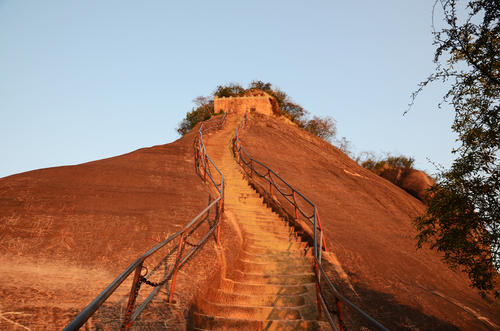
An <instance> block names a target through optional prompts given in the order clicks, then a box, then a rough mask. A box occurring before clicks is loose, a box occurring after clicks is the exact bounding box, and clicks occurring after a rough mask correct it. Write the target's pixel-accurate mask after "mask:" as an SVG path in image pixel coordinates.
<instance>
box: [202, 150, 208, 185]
mask: <svg viewBox="0 0 500 331" xmlns="http://www.w3.org/2000/svg"><path fill="white" fill-rule="evenodd" d="M207 168H208V160H207V154H204V155H203V169H204V172H203V180H204V181H207Z"/></svg>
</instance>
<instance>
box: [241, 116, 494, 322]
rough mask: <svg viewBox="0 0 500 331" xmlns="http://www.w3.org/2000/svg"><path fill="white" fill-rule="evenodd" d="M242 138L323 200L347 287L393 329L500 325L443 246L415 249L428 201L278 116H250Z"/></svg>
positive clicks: (301, 188) (306, 192)
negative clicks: (447, 261)
mask: <svg viewBox="0 0 500 331" xmlns="http://www.w3.org/2000/svg"><path fill="white" fill-rule="evenodd" d="M241 141H242V144H243V146H244V147H245V148H246V149H247V151H248V152H249V154H250V155H252V156H253V157H254V158H256V159H257V160H260V161H262V162H264V163H265V164H267V165H268V166H270V167H271V168H273V169H274V170H275V171H276V172H277V173H278V174H279V175H280V176H282V177H283V178H285V179H286V180H287V181H288V182H289V183H290V184H292V185H293V186H294V187H296V188H297V189H298V190H299V191H301V192H302V193H303V194H304V195H306V196H307V197H308V198H309V199H310V200H312V201H313V202H314V203H316V204H317V206H318V207H319V213H320V216H321V221H322V223H323V227H324V228H325V231H326V236H327V241H328V245H329V250H330V251H331V252H333V253H334V254H335V256H336V258H337V259H338V261H339V262H340V265H341V267H342V268H343V270H344V271H345V273H346V274H347V278H348V279H347V280H345V283H350V284H347V285H346V286H344V290H345V293H346V295H348V296H349V297H350V298H351V299H352V300H354V301H355V302H356V303H357V304H359V306H360V307H361V308H362V309H364V310H365V311H367V312H368V313H369V314H371V315H372V316H373V317H375V318H376V319H378V320H380V321H381V322H382V323H383V324H385V325H386V326H387V327H389V328H390V329H411V330H413V329H415V330H416V329H457V328H459V329H464V330H481V329H484V330H486V329H496V328H498V327H500V307H499V304H498V302H496V303H495V302H491V301H489V300H488V299H483V298H481V297H480V296H479V295H478V294H477V293H476V291H475V290H473V289H471V288H470V287H469V282H468V279H467V277H466V275H464V274H463V273H461V272H458V271H457V272H454V271H452V270H450V269H449V268H448V267H447V266H446V265H444V264H443V263H442V262H441V259H440V255H439V253H437V252H434V251H431V250H429V249H428V248H424V249H421V250H417V249H416V241H415V239H414V237H415V235H416V232H415V230H414V228H413V226H412V219H413V218H414V217H415V216H417V215H419V214H420V213H422V212H423V211H424V208H425V206H424V205H423V204H422V203H421V202H420V201H419V200H417V199H416V198H414V197H413V196H411V195H410V194H408V193H407V192H405V191H404V190H402V189H400V188H398V187H397V186H395V185H393V184H391V183H390V182H389V181H387V180H385V179H383V178H381V177H379V176H377V175H375V174H373V173H371V172H370V171H368V170H366V169H364V168H362V167H360V166H359V165H358V164H357V163H355V162H354V161H353V160H351V159H350V158H348V157H347V156H346V155H345V154H343V153H342V152H341V151H340V150H338V149H337V148H335V147H333V146H332V145H330V144H328V143H326V142H324V141H322V140H321V139H319V138H317V137H315V136H313V135H311V134H309V133H307V132H304V131H302V130H300V129H298V128H297V127H295V126H293V125H290V124H287V123H285V122H283V121H281V120H278V119H276V118H267V117H266V118H264V117H262V116H253V117H251V119H250V120H249V124H248V128H247V129H244V130H242V133H241ZM338 278H339V279H338V282H340V278H341V277H338ZM351 285H352V287H353V289H354V291H352V290H349V287H350V286H351ZM348 315H349V314H348ZM351 316H353V315H351Z"/></svg>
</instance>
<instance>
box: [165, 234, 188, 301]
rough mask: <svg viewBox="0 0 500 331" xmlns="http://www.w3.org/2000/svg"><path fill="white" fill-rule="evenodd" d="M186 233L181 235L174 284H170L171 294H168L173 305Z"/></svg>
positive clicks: (173, 275)
mask: <svg viewBox="0 0 500 331" xmlns="http://www.w3.org/2000/svg"><path fill="white" fill-rule="evenodd" d="M184 235H185V234H184V233H183V234H182V235H181V238H180V239H179V246H178V247H177V249H178V251H177V256H176V257H175V265H174V272H173V274H172V283H171V284H170V293H169V294H168V302H170V303H173V301H172V300H173V298H174V290H175V281H176V278H177V271H179V261H180V259H181V256H182V250H183V248H184Z"/></svg>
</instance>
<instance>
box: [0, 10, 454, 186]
mask: <svg viewBox="0 0 500 331" xmlns="http://www.w3.org/2000/svg"><path fill="white" fill-rule="evenodd" d="M433 3H434V1H433V0H425V1H416V0H393V1H308V2H306V1H290V0H288V1H260V0H259V1H246V2H242V1H68V0H64V1H62V0H61V1H14V0H12V1H5V0H0V155H1V162H0V177H3V176H7V175H10V174H14V173H19V172H23V171H27V170H32V169H37V168H44V167H50V166H56V165H67V164H77V163H81V162H86V161H91V160H96V159H100V158H105V157H110V156H114V155H118V154H122V153H126V152H129V151H132V150H135V149H137V148H141V147H147V146H151V145H157V144H165V143H168V142H172V141H174V140H175V139H177V138H178V135H177V133H176V131H175V127H176V126H177V124H178V123H179V122H180V121H181V120H182V118H183V117H184V115H185V113H186V111H189V110H191V108H192V107H193V104H192V99H193V98H195V97H196V96H199V95H208V94H209V93H210V92H212V91H213V90H214V88H215V87H216V86H217V85H218V84H225V83H229V82H239V83H241V84H243V85H247V84H248V83H249V82H250V81H252V80H257V79H259V80H263V81H269V82H271V83H273V84H274V85H275V86H277V87H279V88H281V89H282V90H284V91H286V92H287V93H288V94H289V95H290V96H292V97H293V99H294V101H295V102H297V103H299V104H301V105H302V106H303V107H304V108H306V109H307V110H309V111H310V112H311V114H313V115H319V116H327V115H328V116H332V117H333V118H335V119H336V120H337V126H338V131H339V136H345V137H346V138H347V139H349V140H350V141H351V142H352V143H353V145H354V148H353V150H354V152H356V153H358V152H360V151H375V152H383V151H386V152H391V153H394V154H397V153H404V154H406V155H409V156H413V157H415V158H416V160H417V167H419V168H423V169H426V170H428V171H430V172H431V173H432V172H433V169H434V168H433V166H432V165H431V164H430V163H428V162H427V160H426V158H430V159H431V160H432V161H434V162H438V163H441V164H443V165H445V166H449V165H450V163H451V160H452V156H451V154H450V150H451V148H452V146H453V145H454V140H455V139H454V135H453V134H452V132H451V130H450V125H451V122H452V119H453V113H452V112H451V111H450V110H446V109H444V110H437V103H438V102H439V101H440V98H441V96H442V95H443V93H444V90H443V88H442V87H440V86H439V85H437V86H431V87H430V88H429V89H427V90H425V91H424V93H423V94H422V95H421V96H420V97H419V98H418V99H417V102H416V104H415V107H414V108H413V109H412V111H411V112H410V113H409V114H408V115H407V116H404V117H403V116H402V114H403V112H404V111H405V110H406V108H407V104H408V102H409V96H410V93H411V92H412V91H413V90H414V89H415V88H416V86H417V83H418V82H419V81H421V80H423V79H424V78H425V77H426V76H427V75H428V74H429V73H431V72H432V70H433V67H434V66H433V63H432V57H433V50H434V48H433V46H432V34H431V14H432V5H433Z"/></svg>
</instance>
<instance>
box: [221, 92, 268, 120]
mask: <svg viewBox="0 0 500 331" xmlns="http://www.w3.org/2000/svg"><path fill="white" fill-rule="evenodd" d="M214 110H215V112H216V113H217V112H219V111H221V110H222V111H224V112H225V113H235V114H241V115H243V114H245V112H246V111H247V110H248V112H257V113H260V114H264V115H269V116H270V115H272V114H273V106H272V97H271V96H269V95H258V96H242V97H222V98H219V97H214Z"/></svg>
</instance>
